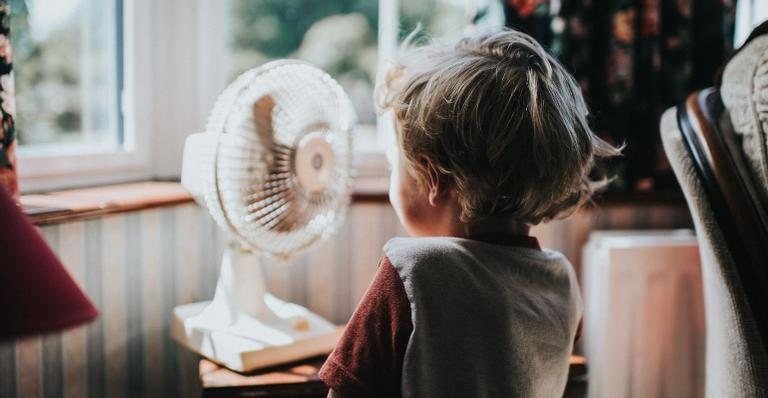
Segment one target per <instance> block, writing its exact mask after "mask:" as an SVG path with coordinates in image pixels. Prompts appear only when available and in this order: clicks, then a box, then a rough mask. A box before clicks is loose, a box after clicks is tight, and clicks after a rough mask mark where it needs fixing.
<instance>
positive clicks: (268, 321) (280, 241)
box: [172, 60, 356, 371]
mask: <svg viewBox="0 0 768 398" xmlns="http://www.w3.org/2000/svg"><path fill="white" fill-rule="evenodd" d="M355 120H356V118H355V112H354V109H353V107H352V105H351V103H350V101H349V98H348V97H347V95H346V94H345V93H344V90H343V89H342V88H341V86H339V84H338V83H337V82H336V81H334V80H333V79H332V78H331V77H330V76H329V75H328V74H326V73H325V72H323V71H322V70H320V69H318V68H316V67H314V66H312V65H310V64H307V63H305V62H301V61H294V60H281V61H273V62H270V63H267V64H265V65H263V66H261V67H258V68H255V69H252V70H250V71H248V72H245V73H244V74H242V75H241V76H240V77H238V78H237V79H236V80H235V81H234V82H233V83H232V84H231V85H230V86H229V87H228V88H227V89H226V90H225V91H224V92H223V93H222V94H221V96H220V97H219V99H218V101H217V102H216V105H215V106H214V108H213V111H212V112H211V115H210V117H209V120H208V125H207V127H206V131H205V132H204V133H199V134H192V135H191V136H190V137H189V138H188V139H187V142H186V146H185V149H184V165H183V169H182V184H183V185H184V186H185V187H186V188H187V189H188V190H189V191H190V192H191V193H192V194H193V196H194V197H195V198H196V199H197V200H198V201H199V202H201V203H203V204H204V205H205V206H206V208H207V209H208V210H209V212H210V213H211V215H212V216H213V218H214V219H215V220H216V222H217V223H218V224H219V226H220V227H221V228H222V229H224V231H226V232H228V234H229V235H230V236H231V237H232V242H231V243H230V244H229V245H228V247H227V249H226V251H225V254H224V258H223V260H222V267H221V275H220V276H219V281H218V284H217V286H216V293H215V295H214V298H213V300H212V301H210V302H203V303H195V304H188V305H182V306H178V307H176V308H175V310H174V320H173V325H172V334H173V336H174V338H175V339H176V340H177V341H179V342H180V343H182V344H183V345H185V346H186V347H188V348H190V349H192V350H194V351H196V352H198V353H200V354H202V355H204V356H206V357H208V358H210V359H212V360H214V361H215V362H218V363H220V364H223V365H225V366H227V367H229V368H231V369H234V370H238V371H248V370H251V369H254V368H258V367H264V366H270V365H274V364H277V363H284V362H290V361H293V360H297V359H300V358H302V357H307V356H311V355H319V354H322V353H327V352H329V351H330V350H331V349H332V348H333V345H334V344H335V343H336V341H337V339H338V335H339V333H340V330H339V328H338V327H336V326H335V325H333V324H331V323H330V322H328V321H326V320H325V319H323V318H322V317H320V316H318V315H317V314H314V313H312V312H311V311H309V310H307V309H306V308H304V307H301V306H299V305H296V304H292V303H288V302H284V301H282V300H280V299H278V298H276V297H274V296H272V295H271V294H269V293H268V292H267V290H266V287H265V283H264V278H263V271H262V269H261V267H260V266H259V261H258V257H259V255H260V254H262V253H265V254H268V255H271V256H274V257H278V258H287V257H289V256H292V255H294V254H295V253H296V251H298V250H301V249H305V248H307V247H309V246H311V245H312V244H313V243H316V242H318V241H319V240H321V239H323V238H326V237H328V236H329V235H331V234H332V233H334V232H335V231H336V230H337V229H338V228H339V226H340V225H341V224H342V223H343V220H344V216H345V213H346V209H347V207H348V205H349V191H350V183H351V156H352V130H353V127H354V124H355Z"/></svg>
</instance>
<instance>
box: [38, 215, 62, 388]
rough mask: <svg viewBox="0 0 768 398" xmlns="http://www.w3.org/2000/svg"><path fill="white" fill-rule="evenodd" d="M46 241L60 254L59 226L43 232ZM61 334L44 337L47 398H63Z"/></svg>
mask: <svg viewBox="0 0 768 398" xmlns="http://www.w3.org/2000/svg"><path fill="white" fill-rule="evenodd" d="M42 233H43V236H44V237H45V240H46V241H47V242H48V245H49V246H50V247H51V249H52V250H53V251H54V252H60V250H61V245H60V243H61V242H60V241H59V238H60V236H59V235H60V234H59V226H56V225H54V226H49V227H47V228H43V230H42ZM62 365H63V364H62V352H61V334H58V333H52V334H48V335H46V336H43V337H42V366H43V372H42V379H43V380H44V383H43V384H42V389H43V391H42V396H43V397H45V398H56V397H62V396H63V393H64V390H63V384H64V381H63V379H64V377H63V372H62V370H63V369H62V368H63V366H62Z"/></svg>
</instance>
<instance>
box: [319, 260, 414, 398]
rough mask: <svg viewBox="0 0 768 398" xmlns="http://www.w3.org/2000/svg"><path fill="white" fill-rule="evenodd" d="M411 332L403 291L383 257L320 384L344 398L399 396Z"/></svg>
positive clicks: (328, 361) (322, 371) (327, 364)
mask: <svg viewBox="0 0 768 398" xmlns="http://www.w3.org/2000/svg"><path fill="white" fill-rule="evenodd" d="M412 330H413V325H412V323H411V307H410V304H409V302H408V296H406V294H405V287H404V286H403V282H402V280H401V279H400V276H399V275H398V274H397V271H396V270H395V268H394V267H393V266H392V264H391V263H390V262H389V259H388V258H387V257H386V256H385V257H383V258H382V259H381V262H380V263H379V269H378V272H377V273H376V277H375V278H374V280H373V282H372V283H371V285H370V286H369V287H368V291H367V292H366V293H365V296H363V299H362V300H361V301H360V304H358V306H357V309H356V310H355V313H354V314H352V318H351V319H350V320H349V323H347V327H346V330H345V331H344V335H343V336H342V337H341V339H340V340H339V342H338V343H337V344H336V348H335V349H334V350H333V352H332V353H331V355H330V356H329V357H328V360H327V361H326V362H325V364H324V365H323V367H322V369H320V379H321V380H323V382H325V384H327V385H328V387H330V388H331V389H333V390H334V391H335V392H337V393H338V394H339V395H341V396H342V397H399V396H400V379H401V374H402V369H403V358H404V357H405V348H406V346H407V345H408V339H409V338H410V336H411V331H412Z"/></svg>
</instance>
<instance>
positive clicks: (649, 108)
mask: <svg viewBox="0 0 768 398" xmlns="http://www.w3.org/2000/svg"><path fill="white" fill-rule="evenodd" d="M734 3H735V0H562V1H556V0H505V2H504V6H505V7H504V8H505V16H506V22H507V26H509V27H512V28H516V29H520V30H523V31H525V32H527V33H529V34H531V35H532V36H534V37H535V38H536V39H537V40H539V42H540V43H542V44H543V45H544V46H545V47H547V48H548V49H549V51H550V52H551V53H552V54H553V55H555V56H556V57H557V58H558V59H560V60H561V62H563V64H564V65H565V66H566V67H567V68H568V69H569V70H570V71H571V72H572V73H573V74H574V76H575V77H576V79H577V80H578V82H579V83H580V85H581V87H582V90H583V92H584V94H585V96H586V98H587V101H588V103H589V105H590V110H591V113H592V126H593V128H594V129H595V131H596V132H597V133H598V134H599V135H600V136H601V137H603V138H604V139H607V140H608V141H610V142H612V143H617V144H620V143H626V145H627V147H626V149H625V151H624V155H625V156H624V157H623V159H620V160H617V161H616V162H615V164H614V165H612V166H613V169H614V172H615V173H616V174H617V177H618V178H617V179H616V183H615V184H614V185H613V187H612V188H613V189H617V190H628V191H648V190H656V191H663V190H668V189H670V190H671V189H676V188H675V187H676V183H675V180H674V176H673V174H672V172H671V170H670V169H669V165H668V164H667V163H666V158H665V156H664V155H663V151H662V149H661V141H660V137H659V119H660V117H661V114H662V112H663V111H664V110H665V109H666V108H668V107H670V106H673V105H676V104H678V103H679V102H680V101H682V100H684V99H685V97H686V96H687V94H688V93H690V92H691V91H693V90H696V89H701V88H704V87H708V86H712V85H713V81H714V77H715V75H716V73H717V70H718V69H719V67H720V65H721V64H722V63H723V61H724V60H725V59H726V58H727V56H728V55H729V54H730V52H731V51H732V43H733V28H734V14H735V4H734Z"/></svg>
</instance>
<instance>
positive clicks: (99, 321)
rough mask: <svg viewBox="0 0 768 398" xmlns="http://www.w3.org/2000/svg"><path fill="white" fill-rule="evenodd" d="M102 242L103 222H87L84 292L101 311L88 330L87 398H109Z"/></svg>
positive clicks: (99, 220) (98, 220)
mask: <svg viewBox="0 0 768 398" xmlns="http://www.w3.org/2000/svg"><path fill="white" fill-rule="evenodd" d="M104 249H105V248H104V245H103V241H102V230H101V219H96V220H89V221H85V259H84V260H85V290H86V293H87V294H88V296H89V297H90V298H91V300H92V301H93V303H94V304H95V305H96V307H97V308H99V310H100V311H101V313H100V315H99V317H98V318H96V321H94V322H91V323H90V324H89V325H88V327H87V337H86V350H87V352H88V354H87V355H88V358H87V360H86V365H87V368H86V369H87V370H86V371H87V372H88V377H87V380H88V384H87V386H88V388H87V394H86V396H88V397H103V396H106V389H105V386H104V384H105V383H106V382H107V381H106V380H104V376H105V373H106V363H105V360H104V301H103V300H102V292H103V285H102V283H103V279H102V273H103V270H104V268H103V264H102V262H103V261H104V258H103V256H102V252H103V250H104Z"/></svg>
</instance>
